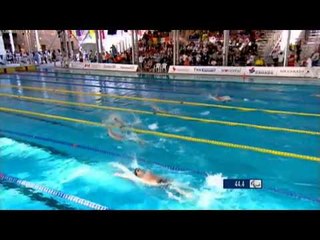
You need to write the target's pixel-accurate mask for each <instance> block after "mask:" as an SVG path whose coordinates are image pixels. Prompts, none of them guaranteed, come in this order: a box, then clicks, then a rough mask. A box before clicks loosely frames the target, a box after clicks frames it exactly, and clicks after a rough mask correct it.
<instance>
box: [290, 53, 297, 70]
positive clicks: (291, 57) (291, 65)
mask: <svg viewBox="0 0 320 240" xmlns="http://www.w3.org/2000/svg"><path fill="white" fill-rule="evenodd" d="M295 63H296V56H295V54H294V53H293V52H292V51H291V52H290V55H289V58H288V67H294V66H295Z"/></svg>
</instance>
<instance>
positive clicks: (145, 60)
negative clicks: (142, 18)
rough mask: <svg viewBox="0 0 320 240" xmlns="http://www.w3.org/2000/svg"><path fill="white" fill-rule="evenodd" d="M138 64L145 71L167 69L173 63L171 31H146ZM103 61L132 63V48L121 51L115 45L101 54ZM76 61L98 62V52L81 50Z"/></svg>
mask: <svg viewBox="0 0 320 240" xmlns="http://www.w3.org/2000/svg"><path fill="white" fill-rule="evenodd" d="M138 56H139V57H138V59H137V60H138V61H137V62H138V65H139V69H140V70H141V71H144V72H156V71H159V72H161V71H165V72H166V71H167V70H168V67H169V66H170V65H172V64H173V44H172V40H171V38H170V36H169V32H160V31H157V30H154V31H146V32H145V33H144V34H143V36H142V38H141V39H140V40H138ZM100 57H101V62H102V63H123V64H131V63H132V48H130V49H128V50H126V51H124V52H122V53H119V52H118V50H117V49H116V47H115V46H114V45H112V47H111V49H110V51H104V52H102V53H101V55H100ZM74 60H76V61H80V62H83V61H86V62H98V54H97V52H95V53H94V52H93V51H92V50H90V51H89V52H88V53H83V52H81V51H80V52H79V53H78V54H77V55H76V56H75V59H74Z"/></svg>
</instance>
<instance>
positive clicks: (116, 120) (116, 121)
mask: <svg viewBox="0 0 320 240" xmlns="http://www.w3.org/2000/svg"><path fill="white" fill-rule="evenodd" d="M107 124H108V125H111V126H114V127H118V128H120V129H121V128H124V127H126V124H125V123H124V122H123V121H122V119H121V117H120V116H117V115H115V114H112V115H110V117H109V119H108V121H107Z"/></svg>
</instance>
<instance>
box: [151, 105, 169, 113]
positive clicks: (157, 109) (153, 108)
mask: <svg viewBox="0 0 320 240" xmlns="http://www.w3.org/2000/svg"><path fill="white" fill-rule="evenodd" d="M151 108H152V110H153V113H167V112H166V111H164V110H162V109H161V108H159V107H158V106H156V105H151Z"/></svg>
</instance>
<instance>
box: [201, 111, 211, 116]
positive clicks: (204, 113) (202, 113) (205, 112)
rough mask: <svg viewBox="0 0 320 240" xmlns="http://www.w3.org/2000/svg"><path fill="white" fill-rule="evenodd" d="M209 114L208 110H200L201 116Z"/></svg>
mask: <svg viewBox="0 0 320 240" xmlns="http://www.w3.org/2000/svg"><path fill="white" fill-rule="evenodd" d="M209 114H210V111H204V112H201V113H200V115H202V116H207V115H209Z"/></svg>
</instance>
